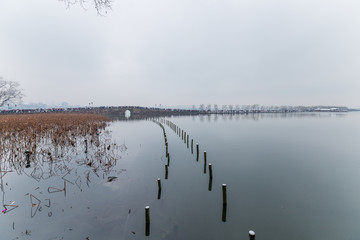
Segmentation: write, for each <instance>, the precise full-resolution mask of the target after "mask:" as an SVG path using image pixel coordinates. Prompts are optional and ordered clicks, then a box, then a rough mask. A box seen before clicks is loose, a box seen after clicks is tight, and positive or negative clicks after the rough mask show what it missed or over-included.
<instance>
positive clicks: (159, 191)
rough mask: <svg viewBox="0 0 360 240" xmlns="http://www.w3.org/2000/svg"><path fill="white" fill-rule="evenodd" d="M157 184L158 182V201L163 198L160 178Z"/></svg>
mask: <svg viewBox="0 0 360 240" xmlns="http://www.w3.org/2000/svg"><path fill="white" fill-rule="evenodd" d="M157 182H158V187H159V189H158V199H160V198H161V181H160V178H158V179H157Z"/></svg>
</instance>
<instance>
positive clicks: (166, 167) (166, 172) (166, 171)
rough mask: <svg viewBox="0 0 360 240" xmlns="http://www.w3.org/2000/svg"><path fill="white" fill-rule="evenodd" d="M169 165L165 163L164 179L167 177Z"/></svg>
mask: <svg viewBox="0 0 360 240" xmlns="http://www.w3.org/2000/svg"><path fill="white" fill-rule="evenodd" d="M168 174H169V165H167V164H165V179H168Z"/></svg>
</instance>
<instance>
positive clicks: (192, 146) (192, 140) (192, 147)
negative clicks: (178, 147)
mask: <svg viewBox="0 0 360 240" xmlns="http://www.w3.org/2000/svg"><path fill="white" fill-rule="evenodd" d="M193 153H194V139H191V154H193Z"/></svg>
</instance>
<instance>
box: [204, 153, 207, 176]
mask: <svg viewBox="0 0 360 240" xmlns="http://www.w3.org/2000/svg"><path fill="white" fill-rule="evenodd" d="M206 165H207V164H206V151H204V173H205V174H206Z"/></svg>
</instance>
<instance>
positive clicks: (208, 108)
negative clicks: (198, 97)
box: [206, 104, 211, 112]
mask: <svg viewBox="0 0 360 240" xmlns="http://www.w3.org/2000/svg"><path fill="white" fill-rule="evenodd" d="M206 111H209V112H210V111H211V104H208V105H206Z"/></svg>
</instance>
